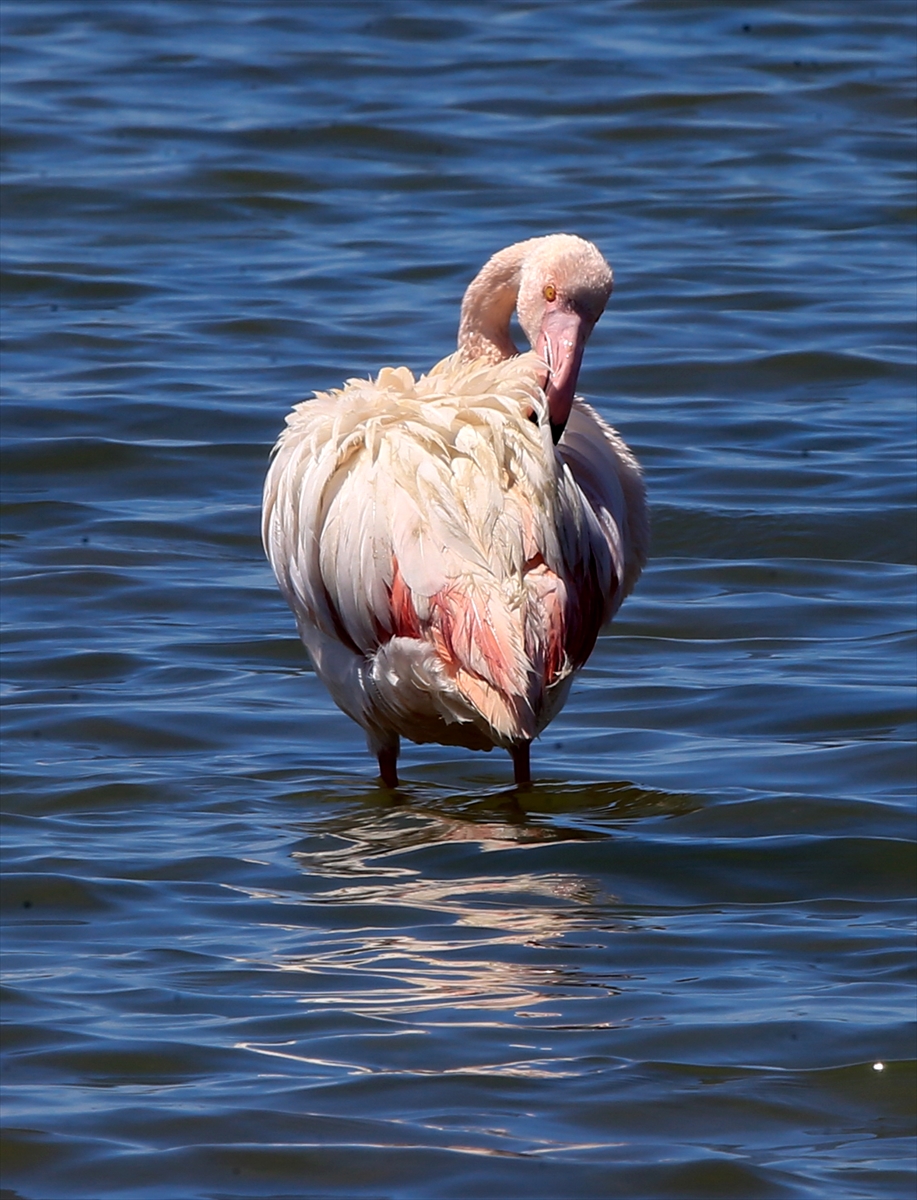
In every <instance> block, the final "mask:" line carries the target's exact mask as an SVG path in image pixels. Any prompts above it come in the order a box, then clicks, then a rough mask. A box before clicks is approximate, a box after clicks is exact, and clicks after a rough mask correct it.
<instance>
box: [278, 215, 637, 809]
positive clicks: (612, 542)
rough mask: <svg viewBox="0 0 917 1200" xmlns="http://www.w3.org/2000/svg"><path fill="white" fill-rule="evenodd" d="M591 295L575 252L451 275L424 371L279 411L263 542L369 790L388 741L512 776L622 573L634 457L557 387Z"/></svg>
mask: <svg viewBox="0 0 917 1200" xmlns="http://www.w3.org/2000/svg"><path fill="white" fill-rule="evenodd" d="M611 290H612V272H611V268H610V267H609V266H608V264H607V263H606V261H605V259H604V258H603V257H602V255H601V253H600V252H599V250H598V249H597V248H596V247H595V246H594V245H593V244H592V243H591V242H588V241H585V240H583V239H582V238H579V237H575V236H573V235H570V234H552V235H550V236H547V237H537V238H531V239H529V240H527V241H523V242H518V243H516V244H515V245H512V246H508V247H507V248H506V249H504V250H501V251H499V252H498V253H497V254H495V255H494V256H493V257H492V258H491V259H490V260H489V261H488V262H487V263H486V264H485V265H484V267H483V268H482V269H481V271H480V272H479V273H478V275H477V276H476V277H475V278H474V279H473V280H472V282H471V284H470V285H469V287H468V289H467V291H466V293H465V297H464V300H463V302H462V308H461V317H460V322H459V334H458V350H457V351H456V352H455V353H453V354H451V355H450V356H449V357H447V358H444V359H443V360H442V361H441V362H439V363H437V365H436V366H434V367H433V368H432V370H430V371H429V373H428V374H426V375H421V376H420V377H418V378H415V377H414V375H413V374H412V373H411V372H410V371H409V370H408V369H407V368H406V367H396V368H391V367H386V368H384V369H383V370H381V371H380V373H379V374H378V376H377V377H376V378H375V379H372V380H364V379H349V380H347V382H346V383H345V384H344V386H343V388H340V389H335V390H333V391H329V392H317V393H315V395H314V397H313V398H312V399H309V400H306V401H304V402H303V403H301V404H297V405H296V406H295V408H294V409H293V411H292V412H291V413H290V414H289V415H288V417H287V418H286V428H285V429H284V431H283V432H282V433H281V435H280V438H279V440H278V442H277V444H276V446H275V448H274V455H273V460H272V463H271V466H270V469H269V471H268V474H267V479H266V481H265V487H264V507H263V529H262V532H263V540H264V546H265V550H266V552H267V556H268V559H269V560H270V563H271V566H272V567H273V569H274V574H275V575H276V577H277V582H278V584H279V585H280V590H281V592H282V593H283V595H284V597H285V599H286V601H287V603H288V604H289V606H290V608H291V609H292V610H293V613H294V615H295V617H296V623H297V626H298V629H299V634H300V637H301V638H302V640H303V642H304V643H305V645H306V647H307V649H308V651H309V654H310V657H311V659H312V662H313V664H314V667H315V670H316V673H317V674H318V676H319V678H320V679H321V680H322V681H323V683H324V684H325V686H326V687H327V689H328V691H329V692H330V693H331V696H332V697H333V699H334V701H335V702H336V704H337V705H338V706H339V707H340V708H341V709H343V711H344V712H345V713H347V715H348V716H350V717H352V718H353V720H354V721H356V722H357V723H358V724H359V725H361V726H362V727H363V729H364V731H365V733H366V738H367V743H368V746H369V749H370V751H371V752H372V753H374V754H375V755H376V756H377V758H378V763H379V773H380V776H381V780H382V783H383V784H384V785H386V786H388V787H391V788H394V787H396V786H397V785H398V770H397V761H398V753H399V748H400V738H401V737H406V738H409V739H410V740H411V741H413V742H421V743H423V742H438V743H440V744H443V745H448V746H466V747H468V748H470V749H473V750H490V749H492V748H493V747H494V746H501V747H503V748H505V749H507V750H508V751H509V752H510V755H511V757H512V761H513V768H514V777H515V782H516V785H517V786H518V785H520V784H526V783H529V782H530V781H531V770H530V758H529V752H530V746H531V742H532V740H533V739H534V738H535V737H537V735H538V734H539V733H540V732H541V731H542V730H543V729H544V728H545V727H546V726H547V724H548V723H549V722H550V721H551V720H552V719H553V718H554V717H555V716H556V715H557V713H558V712H559V711H560V709H561V708H562V707H563V704H564V703H565V701H566V699H567V695H568V693H569V690H570V685H571V682H572V680H573V676H574V674H575V673H576V671H577V670H578V669H579V668H580V667H582V666H583V664H584V663H585V662H586V660H587V658H588V657H589V655H590V653H591V652H592V649H593V646H594V645H595V641H596V637H597V635H598V633H599V631H600V629H601V628H602V626H603V625H604V624H605V623H606V622H607V621H608V620H610V618H611V617H612V616H613V615H614V614H615V613H616V612H617V610H618V608H619V607H620V605H621V602H622V601H623V600H624V598H625V597H626V596H627V595H628V594H629V593H630V591H631V590H632V588H633V587H634V584H635V583H636V581H637V578H638V576H639V575H640V572H641V570H642V568H643V565H644V563H645V561H646V553H647V546H648V521H647V513H646V503H645V492H644V485H643V480H642V476H641V471H640V467H639V465H638V463H637V461H636V459H635V458H634V456H633V454H632V453H631V451H630V450H629V449H628V447H627V446H626V445H625V443H624V441H623V440H622V438H621V437H620V436H619V434H618V433H617V432H616V431H615V430H614V429H612V428H611V427H610V426H609V425H607V424H606V423H605V421H603V420H602V418H601V417H600V416H599V415H598V413H597V412H595V410H594V409H592V408H591V407H590V406H589V405H588V404H587V403H586V402H585V401H584V400H583V399H581V398H580V397H578V396H575V388H576V381H577V376H578V373H579V368H580V363H581V361H582V356H583V348H584V346H585V343H586V339H587V338H588V337H589V335H590V333H591V332H592V329H593V326H594V325H595V323H596V321H598V319H599V317H600V316H601V314H602V312H603V310H604V308H605V305H606V303H607V301H608V297H609V296H610V294H611ZM514 309H515V310H516V313H517V316H518V319H519V324H520V326H521V328H522V330H523V331H524V333H525V335H526V337H527V338H528V340H529V343H530V346H531V347H532V349H531V350H530V351H528V352H527V353H522V354H520V353H519V352H518V351H517V349H516V347H515V346H514V344H513V342H512V339H511V337H510V333H509V323H510V318H511V316H512V313H513V310H514Z"/></svg>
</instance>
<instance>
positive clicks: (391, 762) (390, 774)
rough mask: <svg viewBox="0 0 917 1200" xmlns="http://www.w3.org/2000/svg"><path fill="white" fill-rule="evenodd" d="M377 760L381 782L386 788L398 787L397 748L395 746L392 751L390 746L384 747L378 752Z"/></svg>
mask: <svg viewBox="0 0 917 1200" xmlns="http://www.w3.org/2000/svg"><path fill="white" fill-rule="evenodd" d="M378 759H379V774H380V775H381V776H382V782H383V783H384V784H385V786H386V787H389V788H396V787H397V786H398V747H397V746H396V747H395V748H394V749H393V748H392V747H390V746H386V747H384V748H383V749H382V750H380V751H379V753H378Z"/></svg>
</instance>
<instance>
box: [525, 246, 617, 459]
mask: <svg viewBox="0 0 917 1200" xmlns="http://www.w3.org/2000/svg"><path fill="white" fill-rule="evenodd" d="M526 248H527V253H526V255H525V258H524V259H523V262H522V264H521V270H520V274H519V295H518V298H517V300H516V312H517V314H518V317H519V324H520V325H521V326H522V328H523V330H524V331H525V335H526V337H527V338H528V340H529V344H530V345H531V347H532V349H533V350H534V351H535V352H536V354H538V355H539V357H540V358H542V359H543V360H544V362H545V364H546V366H547V374H546V377H545V383H544V391H545V399H546V401H547V406H548V419H549V421H550V423H551V436H552V437H553V439H554V441H555V443H556V442H557V441H558V440H559V439H560V436H561V434H562V433H563V431H564V426H565V425H566V423H567V418H568V417H569V416H570V409H571V407H572V405H573V396H574V394H575V392H576V381H577V377H578V376H579V370H580V364H581V363H582V361H583V350H584V348H585V345H586V341H587V339H588V337H589V335H590V333H592V330H593V327H594V326H595V323H596V321H598V319H599V317H600V316H601V315H602V313H603V312H604V310H605V305H606V304H607V303H608V297H609V296H610V295H611V289H612V282H613V276H612V272H611V267H609V265H608V263H607V262H606V261H605V259H604V258H603V257H602V255H601V253H600V252H599V250H598V249H597V248H596V247H595V246H593V244H592V242H587V241H585V240H584V239H583V238H579V237H574V236H573V235H572V234H567V233H555V234H551V235H550V236H548V237H543V238H533V239H532V241H531V242H529V243H528V244H527V247H526Z"/></svg>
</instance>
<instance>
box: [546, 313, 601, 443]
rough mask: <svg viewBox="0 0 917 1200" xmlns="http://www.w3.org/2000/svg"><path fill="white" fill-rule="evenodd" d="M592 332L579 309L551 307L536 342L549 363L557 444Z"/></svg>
mask: <svg viewBox="0 0 917 1200" xmlns="http://www.w3.org/2000/svg"><path fill="white" fill-rule="evenodd" d="M589 333H590V329H588V328H587V327H586V324H585V322H584V321H583V318H582V317H581V316H580V315H579V314H578V313H575V312H571V311H569V310H564V309H560V308H549V309H548V310H547V312H546V313H545V315H544V320H543V321H542V323H541V330H540V331H539V334H538V339H537V341H536V342H535V347H534V348H535V353H536V354H537V355H538V356H539V357H540V358H543V359H544V361H545V362H546V363H547V364H548V378H547V383H546V384H545V389H544V393H545V398H546V400H547V402H548V419H549V420H550V422H551V436H552V437H553V439H554V443H555V445H556V444H557V442H558V441H559V440H560V435H561V434H562V433H563V431H564V426H565V425H566V424H567V418H568V417H569V416H570V409H571V408H572V407H573V396H574V394H575V392H576V381H577V378H578V377H579V369H580V364H581V363H582V361H583V350H584V348H585V346H586V338H587V337H588V336H589Z"/></svg>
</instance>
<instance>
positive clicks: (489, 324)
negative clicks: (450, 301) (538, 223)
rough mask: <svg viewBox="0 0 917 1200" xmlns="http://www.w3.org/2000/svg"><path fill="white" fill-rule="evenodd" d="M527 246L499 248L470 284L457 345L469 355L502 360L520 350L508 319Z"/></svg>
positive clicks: (513, 304) (521, 244)
mask: <svg viewBox="0 0 917 1200" xmlns="http://www.w3.org/2000/svg"><path fill="white" fill-rule="evenodd" d="M527 246H528V243H527V242H518V243H517V244H516V245H515V246H507V248H506V249H505V250H501V251H499V253H497V254H495V255H494V256H493V258H491V259H490V260H489V261H488V262H486V263H485V264H484V266H483V267H482V268H481V270H480V271H479V272H478V274H477V275H476V276H475V277H474V279H472V281H471V283H470V284H469V285H468V290H467V291H466V292H465V297H464V299H463V300H462V313H461V318H460V320H459V331H458V347H459V350H460V351H462V352H463V354H464V355H465V356H466V357H468V358H485V359H488V360H489V361H490V362H502V360H503V359H505V358H512V357H513V356H514V355H516V354H518V353H519V351H518V350H517V349H516V347H515V346H514V345H513V339H512V338H511V337H510V336H509V322H510V318H511V317H512V315H513V309H514V308H515V307H516V298H517V297H518V295H519V273H520V270H521V267H522V260H523V259H524V258H525V252H526V249H527Z"/></svg>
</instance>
